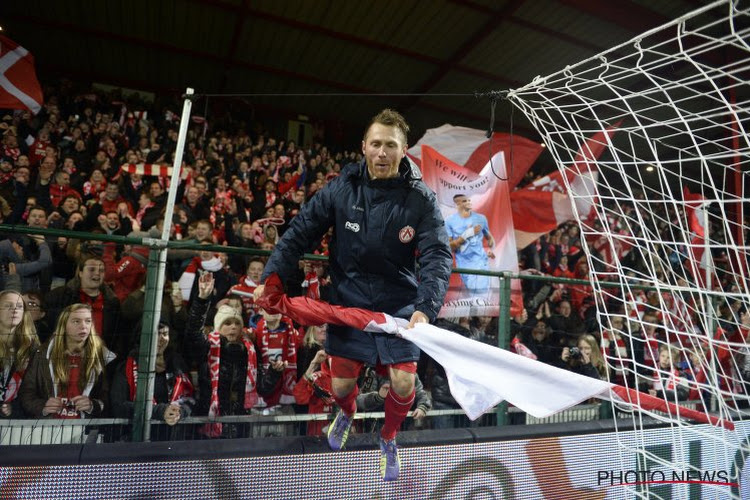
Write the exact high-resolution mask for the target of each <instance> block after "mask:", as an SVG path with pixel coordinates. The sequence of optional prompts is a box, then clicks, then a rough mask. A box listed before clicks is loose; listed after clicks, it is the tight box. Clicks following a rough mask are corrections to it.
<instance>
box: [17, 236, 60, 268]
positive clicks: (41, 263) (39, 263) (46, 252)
mask: <svg viewBox="0 0 750 500" xmlns="http://www.w3.org/2000/svg"><path fill="white" fill-rule="evenodd" d="M51 265H52V252H50V249H49V245H48V244H47V242H46V241H43V242H42V243H40V244H39V258H38V259H37V260H35V261H33V262H19V263H18V264H16V272H17V273H18V274H19V275H20V276H28V275H30V274H36V273H38V272H40V271H42V270H44V269H47V268H48V267H49V266H51Z"/></svg>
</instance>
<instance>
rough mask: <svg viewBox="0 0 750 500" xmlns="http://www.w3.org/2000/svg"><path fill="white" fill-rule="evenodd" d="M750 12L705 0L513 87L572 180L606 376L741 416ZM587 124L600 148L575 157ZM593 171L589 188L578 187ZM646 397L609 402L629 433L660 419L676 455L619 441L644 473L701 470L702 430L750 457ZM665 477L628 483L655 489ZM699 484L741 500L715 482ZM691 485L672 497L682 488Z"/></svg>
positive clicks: (747, 380)
mask: <svg viewBox="0 0 750 500" xmlns="http://www.w3.org/2000/svg"><path fill="white" fill-rule="evenodd" d="M748 7H750V6H748V5H743V3H742V2H737V1H720V2H715V3H712V4H710V5H707V6H705V7H703V8H701V9H699V10H696V11H695V12H692V13H690V14H688V15H685V16H683V17H681V18H679V19H676V20H675V21H673V22H671V23H669V24H666V25H664V26H661V27H659V28H657V29H654V30H651V31H649V32H647V33H644V34H643V35H641V36H639V37H637V38H635V39H633V40H631V41H629V42H627V43H624V44H621V45H619V46H617V47H614V48H612V49H610V50H608V51H606V52H603V53H601V54H599V55H597V56H595V57H592V58H590V59H587V60H585V61H582V62H580V63H578V64H576V65H572V66H568V67H566V68H565V69H563V70H562V71H560V72H558V73H555V74H552V75H549V76H546V77H537V78H535V79H534V81H532V82H531V83H529V84H528V85H526V86H524V87H522V88H519V89H515V90H511V91H510V92H509V93H508V94H507V97H508V99H509V100H510V101H511V103H512V104H513V105H514V106H515V107H516V108H517V109H519V110H520V111H521V112H523V113H524V115H525V116H526V117H527V118H528V119H529V120H530V122H531V123H532V124H533V126H534V127H535V128H536V130H537V131H538V132H539V133H540V134H541V135H542V137H543V141H544V143H545V145H546V147H547V149H548V151H549V153H550V154H551V156H552V158H553V159H554V161H555V163H556V165H557V167H558V168H559V169H560V170H561V171H562V172H563V173H564V174H567V175H563V176H562V178H563V179H564V180H565V183H566V188H567V190H568V193H569V196H570V197H571V201H572V202H573V203H572V207H573V211H574V213H575V216H576V220H577V222H578V224H579V228H580V233H581V243H582V246H583V248H584V251H585V257H584V258H585V259H586V260H587V263H588V266H589V269H590V276H591V280H592V287H593V290H594V294H593V306H595V308H596V309H595V310H596V314H597V316H598V320H599V321H598V323H599V324H600V325H601V331H600V332H598V334H599V337H600V342H601V344H602V349H603V354H604V355H605V359H606V361H607V365H608V376H610V377H611V378H617V379H618V383H622V384H623V385H626V386H629V387H633V388H640V389H642V390H645V391H651V392H652V393H653V394H656V395H658V396H659V397H663V398H665V399H667V400H669V401H670V402H673V403H677V402H678V401H680V402H684V401H685V400H689V401H691V403H690V404H692V405H695V407H696V408H697V409H699V410H700V411H704V412H707V413H713V414H716V415H718V416H720V417H721V418H726V419H730V420H734V421H739V420H742V419H743V418H745V419H746V418H747V415H750V413H748V410H747V408H748V406H750V397H749V396H748V391H750V349H748V347H746V345H747V343H748V341H749V340H748V334H749V333H750V289H749V287H748V244H747V242H746V238H747V232H748V230H750V227H749V225H748V223H746V221H745V210H744V205H745V204H746V203H747V202H748V201H750V198H749V197H748V193H747V184H748V180H747V174H748V173H749V172H750V137H749V136H748V129H750V83H749V80H750V45H748V40H750V11H749V10H748ZM613 128H614V131H612V132H611V133H605V132H607V131H608V130H610V131H611V130H612V129H613ZM594 134H600V137H601V138H602V139H601V140H602V141H604V146H605V152H604V153H603V154H602V155H601V156H599V158H598V159H596V160H593V155H591V156H587V155H586V154H585V151H584V154H583V157H581V156H580V155H579V156H578V157H577V154H578V153H579V151H581V150H582V148H585V147H586V144H587V141H588V140H590V139H589V138H590V137H591V136H592V135H594ZM589 171H590V172H595V176H596V182H595V183H592V184H574V183H571V182H569V179H571V178H574V175H572V174H575V175H580V174H582V173H586V172H589ZM578 201H583V202H586V203H579V202H578ZM588 205H590V206H591V207H592V208H591V211H590V212H588V213H581V212H580V211H579V210H578V207H581V206H588ZM603 283H608V284H611V283H616V284H618V285H619V286H617V287H616V288H614V289H613V288H611V287H608V286H603V285H602V284H603ZM643 286H647V287H651V288H650V289H649V290H648V291H643V290H642V289H641V288H642V287H643ZM636 403H637V402H636ZM681 404H684V403H681ZM637 406H638V405H637V404H633V405H630V407H628V406H627V405H623V404H618V407H617V408H616V409H615V411H616V413H618V414H619V415H620V416H628V418H630V419H632V421H633V422H634V423H635V424H636V428H638V427H639V426H641V428H642V426H643V419H644V418H647V417H650V418H652V419H657V420H660V421H662V422H665V423H667V424H668V425H670V426H671V427H672V428H673V430H674V432H673V436H674V437H673V439H674V443H673V445H674V447H675V448H674V449H676V450H681V452H680V453H675V454H673V456H672V457H671V458H669V459H666V458H665V457H660V456H659V455H658V453H654V451H653V450H649V449H648V447H647V446H636V447H633V445H632V441H631V440H628V441H627V443H629V444H626V442H625V441H621V442H619V443H618V444H619V446H620V447H621V448H622V452H623V453H622V456H623V457H625V456H631V455H632V454H636V455H637V456H638V457H639V464H641V465H643V466H644V467H645V466H647V465H648V464H650V466H652V467H663V468H665V469H672V470H675V471H684V470H691V469H695V470H704V469H706V468H707V467H708V465H707V464H705V463H702V464H701V463H695V459H694V458H691V452H690V451H689V450H688V448H689V446H690V445H689V443H691V442H693V440H700V442H701V443H702V446H704V447H706V446H709V447H712V450H713V451H714V452H716V454H717V456H718V455H725V456H726V459H727V460H730V458H729V455H732V456H734V454H735V453H737V450H740V451H742V452H743V453H745V454H747V452H748V449H747V446H748V445H747V440H746V439H745V437H744V436H742V435H741V434H740V433H733V432H730V431H727V430H725V429H722V428H719V427H713V428H710V427H707V426H700V425H693V424H691V423H690V422H688V421H685V420H683V419H681V418H679V417H678V416H676V415H664V414H660V413H656V412H648V411H645V410H642V409H640V408H637ZM636 441H637V440H636ZM704 451H705V448H704ZM663 486H664V485H651V486H649V485H641V486H639V487H633V491H632V492H631V493H632V494H633V495H635V496H636V497H638V498H662V497H663V496H662V495H663V494H664V493H663V491H666V490H664V488H663ZM700 487H701V488H704V489H703V490H701V491H702V492H703V493H704V494H705V495H710V496H711V497H713V496H714V495H716V494H719V495H721V497H722V498H732V496H731V495H735V493H736V496H735V497H736V498H740V496H739V493H737V492H735V493H731V494H730V493H728V490H727V488H726V487H724V488H723V489H722V486H721V485H713V486H712V485H707V484H702V485H700ZM746 487H747V488H748V491H750V485H749V486H746ZM660 488H661V489H660ZM670 488H672V487H670ZM680 488H682V489H680ZM689 488H690V485H687V484H685V485H677V486H674V488H673V489H671V490H670V492H671V493H670V494H672V493H674V494H675V495H676V496H675V498H677V497H679V498H683V497H687V496H688V494H689V493H688V492H689V491H692V490H689ZM712 488H713V489H712ZM690 494H692V493H690ZM725 494H728V496H723V495H725ZM664 498H666V496H665V497H664Z"/></svg>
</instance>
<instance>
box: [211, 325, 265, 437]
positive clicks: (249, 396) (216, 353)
mask: <svg viewBox="0 0 750 500" xmlns="http://www.w3.org/2000/svg"><path fill="white" fill-rule="evenodd" d="M208 343H209V345H210V347H209V350H208V373H209V375H210V376H211V404H210V405H209V407H208V416H209V417H210V418H216V417H218V416H219V415H220V408H219V367H220V366H221V336H220V335H219V332H217V331H214V332H211V333H210V334H208ZM242 343H243V344H244V345H245V349H246V350H247V377H246V378H245V402H244V408H245V409H246V410H249V409H250V408H252V407H253V406H255V403H257V402H258V393H257V391H256V390H255V383H256V378H257V376H258V368H257V367H258V360H257V357H256V355H255V348H254V347H253V345H252V344H251V343H250V341H249V340H247V339H246V338H244V337H243V338H242ZM201 433H202V434H204V435H206V436H208V437H212V438H216V437H220V436H221V423H219V422H215V423H208V424H206V425H204V426H203V428H202V429H201Z"/></svg>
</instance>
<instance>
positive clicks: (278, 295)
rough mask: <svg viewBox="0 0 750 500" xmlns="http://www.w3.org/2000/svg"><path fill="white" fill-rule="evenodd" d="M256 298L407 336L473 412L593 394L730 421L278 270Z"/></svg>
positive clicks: (269, 307) (563, 404)
mask: <svg viewBox="0 0 750 500" xmlns="http://www.w3.org/2000/svg"><path fill="white" fill-rule="evenodd" d="M258 305H259V306H260V307H262V308H263V309H265V310H266V311H269V312H272V313H281V314H284V315H286V316H289V317H291V318H292V319H294V320H295V321H297V322H298V323H300V324H302V325H303V326H305V325H320V324H323V323H332V324H336V325H347V326H351V327H353V328H356V329H359V330H364V331H370V332H383V333H391V334H395V335H399V336H401V337H403V338H405V339H406V340H408V341H410V342H412V343H414V344H415V345H417V346H418V347H419V348H420V349H421V350H422V351H424V352H425V353H426V354H427V355H429V356H430V357H432V358H433V359H434V360H435V361H436V362H438V363H439V364H441V365H442V366H443V368H445V373H446V376H447V378H448V385H449V387H450V391H451V395H452V396H453V397H454V399H455V400H456V402H458V404H459V405H460V406H461V408H463V410H464V412H466V415H467V416H468V417H469V418H470V419H472V420H476V419H477V418H479V417H480V416H481V415H482V414H484V413H485V412H486V411H488V410H490V409H491V408H494V407H495V406H496V405H497V404H499V403H500V402H501V401H508V402H509V403H511V404H512V405H514V406H516V407H518V408H520V409H521V410H523V411H525V412H526V413H528V414H530V415H532V416H534V417H537V418H545V417H548V416H550V415H553V414H555V413H558V412H560V411H563V410H565V409H566V408H569V407H571V406H574V405H577V404H579V403H581V402H583V401H586V400H587V399H589V398H592V397H596V398H600V399H605V400H616V401H619V402H621V403H624V404H627V405H632V406H633V407H637V408H642V409H645V410H653V411H660V412H665V413H668V414H669V415H670V416H671V417H678V418H679V417H682V418H687V419H692V420H696V421H699V422H703V423H711V424H713V425H717V426H718V425H721V426H724V427H725V428H727V429H730V430H733V429H734V424H733V423H732V422H731V421H727V420H722V419H718V418H716V417H714V416H711V415H708V414H706V413H703V412H700V411H696V410H691V409H688V408H684V407H681V406H677V405H675V404H673V403H670V402H668V401H666V400H665V399H661V398H657V397H654V396H650V395H648V394H646V393H643V392H639V391H636V390H633V389H628V388H626V387H623V386H619V385H616V384H612V383H610V382H607V381H606V380H599V379H595V378H591V377H586V376H583V375H579V374H577V373H574V372H571V371H568V370H563V369H561V368H557V367H554V366H551V365H547V364H545V363H541V362H539V361H536V360H534V359H530V358H527V357H524V356H519V355H518V354H513V353H511V352H508V351H505V350H503V349H499V348H497V347H493V346H490V345H488V344H484V343H482V342H477V341H475V340H471V339H469V338H466V337H463V336H461V335H458V334H456V333H454V332H450V331H448V330H443V329H441V328H437V327H435V326H433V325H429V324H426V323H417V325H416V326H415V327H414V328H412V329H406V328H405V327H406V326H407V323H408V321H407V320H405V319H401V318H394V317H392V316H389V315H387V314H384V313H378V312H373V311H369V310H367V309H359V308H349V307H343V306H336V305H331V304H328V303H325V302H322V301H318V300H313V299H310V298H308V297H293V298H290V297H287V296H286V295H285V294H284V288H283V286H282V284H281V280H280V279H279V277H278V275H276V274H272V275H271V276H269V277H268V279H267V280H266V283H265V289H264V294H263V296H262V297H261V298H260V299H259V300H258Z"/></svg>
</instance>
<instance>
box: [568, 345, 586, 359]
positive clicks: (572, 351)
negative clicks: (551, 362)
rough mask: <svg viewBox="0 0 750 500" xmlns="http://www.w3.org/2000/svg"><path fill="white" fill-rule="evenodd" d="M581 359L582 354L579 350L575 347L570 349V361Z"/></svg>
mask: <svg viewBox="0 0 750 500" xmlns="http://www.w3.org/2000/svg"><path fill="white" fill-rule="evenodd" d="M582 357H583V353H582V352H581V350H580V349H579V348H577V347H571V348H570V359H581V358H582Z"/></svg>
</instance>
